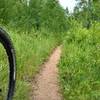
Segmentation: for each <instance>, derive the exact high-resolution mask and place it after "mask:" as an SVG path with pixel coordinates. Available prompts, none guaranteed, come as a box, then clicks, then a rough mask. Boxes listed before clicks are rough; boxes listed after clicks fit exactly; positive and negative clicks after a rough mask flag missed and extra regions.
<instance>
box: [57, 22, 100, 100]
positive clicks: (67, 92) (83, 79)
mask: <svg viewBox="0 0 100 100" xmlns="http://www.w3.org/2000/svg"><path fill="white" fill-rule="evenodd" d="M99 25H100V24H96V27H92V28H91V29H90V30H87V29H83V28H82V27H80V28H79V27H76V28H75V27H74V28H73V29H72V30H70V31H69V32H67V33H66V37H65V39H64V41H63V54H62V57H61V61H60V63H59V73H60V82H61V86H62V93H63V96H64V100H99V98H100V74H99V73H100V41H99V40H100V33H99V32H100V28H99ZM80 26H81V25H80ZM77 28H78V30H77Z"/></svg>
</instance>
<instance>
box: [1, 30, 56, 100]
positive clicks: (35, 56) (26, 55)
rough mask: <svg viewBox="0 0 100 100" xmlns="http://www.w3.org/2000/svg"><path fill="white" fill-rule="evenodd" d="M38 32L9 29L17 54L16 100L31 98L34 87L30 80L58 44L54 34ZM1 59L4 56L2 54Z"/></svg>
mask: <svg viewBox="0 0 100 100" xmlns="http://www.w3.org/2000/svg"><path fill="white" fill-rule="evenodd" d="M38 34H39V35H33V34H25V33H17V32H16V31H9V35H10V37H11V39H12V41H13V43H14V47H15V50H16V56H17V81H16V83H17V84H16V92H15V96H14V100H29V97H30V92H31V89H32V87H31V82H30V81H31V80H32V78H33V77H34V76H35V74H36V73H37V72H38V71H39V69H40V65H41V64H42V63H43V62H44V61H45V60H46V59H47V58H48V56H49V55H50V53H51V52H52V50H53V49H54V48H55V47H56V46H57V40H56V39H55V37H54V36H53V35H49V36H45V35H42V34H41V33H38ZM0 51H1V50H0ZM0 55H1V54H0ZM1 59H2V56H0V60H1ZM4 73H5V72H4Z"/></svg>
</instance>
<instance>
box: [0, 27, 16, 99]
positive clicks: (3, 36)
mask: <svg viewBox="0 0 100 100" xmlns="http://www.w3.org/2000/svg"><path fill="white" fill-rule="evenodd" d="M0 43H1V44H2V45H3V47H4V48H5V50H6V53H7V56H8V61H9V84H8V92H7V99H6V100H12V99H13V95H14V89H15V81H16V55H15V50H14V47H13V44H12V42H11V39H10V37H9V35H8V34H7V33H6V32H5V31H4V30H3V29H2V28H0Z"/></svg>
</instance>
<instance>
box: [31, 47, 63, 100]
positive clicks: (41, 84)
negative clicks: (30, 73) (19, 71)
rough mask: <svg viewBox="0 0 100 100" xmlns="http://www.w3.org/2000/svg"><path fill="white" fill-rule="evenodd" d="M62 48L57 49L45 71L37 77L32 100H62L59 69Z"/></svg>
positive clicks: (47, 63) (44, 68) (46, 64)
mask: <svg viewBox="0 0 100 100" xmlns="http://www.w3.org/2000/svg"><path fill="white" fill-rule="evenodd" d="M60 55H61V47H60V46H59V47H57V48H56V49H55V50H54V52H53V54H52V55H51V56H50V58H49V60H48V61H47V62H46V63H45V64H44V65H43V70H41V72H40V73H39V74H38V75H37V76H36V83H35V84H34V85H33V88H34V92H33V97H32V98H31V100H61V95H60V92H59V82H58V68H57V64H58V62H59V59H60Z"/></svg>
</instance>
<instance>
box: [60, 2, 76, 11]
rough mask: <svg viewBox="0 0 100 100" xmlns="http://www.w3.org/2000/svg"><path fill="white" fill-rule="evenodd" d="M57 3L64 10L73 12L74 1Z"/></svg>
mask: <svg viewBox="0 0 100 100" xmlns="http://www.w3.org/2000/svg"><path fill="white" fill-rule="evenodd" d="M59 3H60V4H61V5H62V7H63V8H64V9H66V7H68V9H69V11H70V12H73V8H74V7H75V4H76V1H75V0H59Z"/></svg>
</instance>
